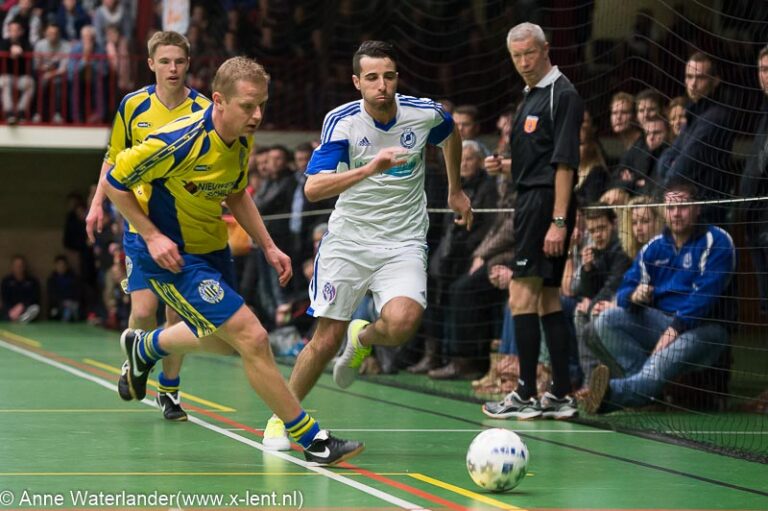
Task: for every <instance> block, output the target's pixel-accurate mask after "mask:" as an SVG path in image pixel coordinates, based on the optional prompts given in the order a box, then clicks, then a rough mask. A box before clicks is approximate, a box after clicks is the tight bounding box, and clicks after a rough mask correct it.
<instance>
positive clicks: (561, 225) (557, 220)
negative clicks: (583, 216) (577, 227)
mask: <svg viewBox="0 0 768 511" xmlns="http://www.w3.org/2000/svg"><path fill="white" fill-rule="evenodd" d="M552 223H553V224H555V227H557V228H558V229H565V217H564V216H556V217H554V218H552Z"/></svg>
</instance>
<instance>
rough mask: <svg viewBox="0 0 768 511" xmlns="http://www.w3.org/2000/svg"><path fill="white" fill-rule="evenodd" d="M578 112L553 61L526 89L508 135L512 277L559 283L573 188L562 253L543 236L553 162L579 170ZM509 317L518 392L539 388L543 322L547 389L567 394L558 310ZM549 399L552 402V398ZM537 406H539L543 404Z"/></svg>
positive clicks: (564, 330)
mask: <svg viewBox="0 0 768 511" xmlns="http://www.w3.org/2000/svg"><path fill="white" fill-rule="evenodd" d="M583 117H584V104H583V103H582V101H581V98H580V97H579V94H578V93H577V92H576V89H575V88H574V87H573V85H572V84H571V82H570V81H569V80H568V78H566V77H565V76H563V74H562V73H560V71H559V70H558V69H557V67H552V69H551V70H550V72H549V73H547V74H546V76H544V78H542V79H541V80H540V81H539V83H538V84H536V86H535V87H533V88H526V91H525V97H524V99H523V104H522V106H521V107H520V110H519V111H518V114H517V117H516V118H515V121H514V124H513V126H512V133H511V149H512V179H513V183H514V184H515V188H516V189H517V203H516V204H515V261H514V267H513V269H514V277H515V278H521V277H540V278H541V279H542V281H543V285H544V286H545V287H547V288H553V287H554V288H559V287H560V282H561V281H562V279H563V272H564V270H565V262H566V260H567V251H568V250H567V248H568V242H569V241H570V237H571V232H572V231H573V227H574V223H575V220H576V201H575V199H574V197H573V193H571V198H570V202H569V204H568V208H567V214H566V217H565V224H566V237H565V244H564V247H563V253H562V254H561V255H560V256H557V257H546V256H545V255H544V238H545V237H546V235H547V231H548V230H549V228H550V227H551V226H552V222H553V215H552V213H553V209H554V205H555V174H556V173H557V167H558V165H565V166H567V167H568V168H570V169H573V170H574V172H575V171H576V170H577V169H578V168H579V130H580V128H581V123H582V120H583ZM510 300H514V296H510ZM514 320H515V338H516V339H517V347H518V353H519V356H520V379H519V380H518V386H517V390H516V392H517V394H518V396H519V397H520V398H521V399H523V400H528V399H530V398H531V397H533V396H535V395H536V394H537V392H536V365H537V362H538V359H539V349H540V346H541V340H540V339H541V338H540V330H539V328H540V327H539V325H540V324H541V328H543V330H544V334H545V337H546V341H547V347H548V348H549V353H550V362H551V365H552V394H553V395H554V396H555V397H556V398H557V399H563V400H567V399H568V398H566V397H565V396H566V395H567V394H568V393H569V392H570V378H569V376H568V352H569V344H570V343H569V338H570V337H571V334H569V329H568V324H567V320H566V318H565V316H564V315H563V312H562V311H555V312H551V313H548V314H546V315H543V316H541V317H540V316H539V315H538V314H537V313H524V314H517V315H515V316H514ZM548 402H549V403H550V404H552V403H554V402H553V401H552V400H551V399H550V400H549V401H548ZM542 403H543V401H542ZM566 404H567V403H566ZM541 410H542V412H544V409H543V407H542V408H541Z"/></svg>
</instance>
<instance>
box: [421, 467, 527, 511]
mask: <svg viewBox="0 0 768 511" xmlns="http://www.w3.org/2000/svg"><path fill="white" fill-rule="evenodd" d="M408 475H409V476H411V477H412V478H414V479H418V480H419V481H423V482H425V483H429V484H432V485H434V486H437V487H438V488H442V489H444V490H448V491H452V492H454V493H458V494H459V495H462V496H464V497H467V498H470V499H472V500H476V501H477V502H482V503H483V504H488V505H489V506H493V507H497V508H499V509H505V510H515V511H525V510H524V509H523V508H521V507H517V506H513V505H512V504H507V503H506V502H502V501H500V500H496V499H492V498H491V497H487V496H485V495H481V494H479V493H475V492H473V491H469V490H465V489H464V488H461V487H460V486H455V485H453V484H450V483H446V482H445V481H441V480H439V479H435V478H433V477H429V476H426V475H424V474H416V473H411V474H408Z"/></svg>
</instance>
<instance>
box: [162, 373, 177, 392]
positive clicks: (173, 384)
mask: <svg viewBox="0 0 768 511" xmlns="http://www.w3.org/2000/svg"><path fill="white" fill-rule="evenodd" d="M157 383H158V384H159V385H158V386H157V390H158V392H164V393H165V394H173V393H174V392H178V391H179V385H180V384H181V376H177V377H176V378H173V379H170V378H167V377H166V376H165V373H163V372H161V373H160V376H158V377H157Z"/></svg>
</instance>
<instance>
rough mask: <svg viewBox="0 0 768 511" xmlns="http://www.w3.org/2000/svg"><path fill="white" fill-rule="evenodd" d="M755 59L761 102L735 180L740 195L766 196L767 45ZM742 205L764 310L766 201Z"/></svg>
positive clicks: (767, 296) (767, 299)
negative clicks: (740, 168) (761, 93)
mask: <svg viewBox="0 0 768 511" xmlns="http://www.w3.org/2000/svg"><path fill="white" fill-rule="evenodd" d="M757 63H758V79H759V81H760V87H761V89H762V91H763V98H762V99H763V103H762V108H761V110H760V120H759V122H758V124H757V128H756V130H755V136H754V138H753V139H752V146H751V147H750V150H749V152H748V153H747V159H746V164H745V166H744V174H743V175H742V177H741V183H740V184H739V192H740V193H739V195H741V196H742V197H766V196H768V46H766V47H764V48H763V49H762V50H760V53H759V54H758V57H757ZM743 209H744V217H745V219H746V221H747V224H746V229H745V231H746V238H747V240H746V241H747V243H746V244H747V247H748V248H749V252H750V255H751V256H752V258H751V259H752V265H753V266H754V268H755V275H754V276H755V278H756V279H757V289H758V293H759V295H760V311H761V312H762V313H763V314H768V202H766V201H764V200H763V201H753V202H747V203H745V204H744V206H743Z"/></svg>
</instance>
